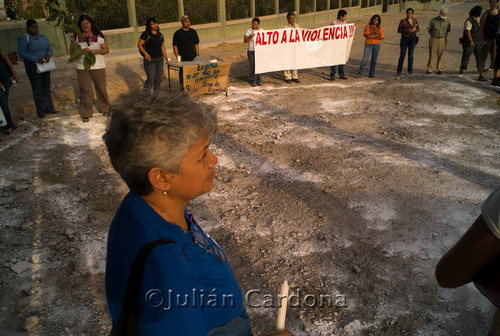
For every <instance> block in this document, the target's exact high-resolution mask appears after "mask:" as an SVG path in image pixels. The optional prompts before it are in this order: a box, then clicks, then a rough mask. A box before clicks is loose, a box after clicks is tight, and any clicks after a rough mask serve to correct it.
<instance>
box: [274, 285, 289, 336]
mask: <svg viewBox="0 0 500 336" xmlns="http://www.w3.org/2000/svg"><path fill="white" fill-rule="evenodd" d="M288 289H289V286H288V282H287V281H286V280H285V281H284V282H283V284H282V285H281V290H280V296H279V308H278V318H277V320H276V331H283V330H285V318H286V307H287V304H288Z"/></svg>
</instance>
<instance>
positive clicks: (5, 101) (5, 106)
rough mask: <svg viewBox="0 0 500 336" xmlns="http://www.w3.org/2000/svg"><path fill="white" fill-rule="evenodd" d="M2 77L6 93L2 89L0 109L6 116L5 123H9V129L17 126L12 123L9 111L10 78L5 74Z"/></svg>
mask: <svg viewBox="0 0 500 336" xmlns="http://www.w3.org/2000/svg"><path fill="white" fill-rule="evenodd" d="M1 76H2V77H1V78H0V82H2V84H3V87H4V89H5V91H4V90H2V89H0V108H1V109H2V111H3V114H4V116H5V122H6V123H7V128H14V127H15V125H14V123H13V122H12V118H11V116H10V110H9V89H10V78H9V75H8V74H7V73H5V74H3V75H1ZM2 126H3V125H2Z"/></svg>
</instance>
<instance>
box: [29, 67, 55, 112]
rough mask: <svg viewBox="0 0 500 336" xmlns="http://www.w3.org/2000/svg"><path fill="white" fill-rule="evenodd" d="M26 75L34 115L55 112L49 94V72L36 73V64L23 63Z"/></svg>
mask: <svg viewBox="0 0 500 336" xmlns="http://www.w3.org/2000/svg"><path fill="white" fill-rule="evenodd" d="M24 67H25V68H26V75H28V78H29V80H30V83H31V90H32V92H33V100H34V101H35V106H36V114H37V115H38V116H41V115H44V114H47V113H51V112H54V111H55V108H54V104H53V103H52V97H51V92H50V71H47V72H43V73H40V74H39V73H38V72H36V63H33V62H29V61H24Z"/></svg>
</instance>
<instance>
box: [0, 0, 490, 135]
mask: <svg viewBox="0 0 500 336" xmlns="http://www.w3.org/2000/svg"><path fill="white" fill-rule="evenodd" d="M498 1H499V0H489V5H490V8H489V9H488V10H486V11H484V12H483V11H482V8H481V7H480V6H475V7H474V8H472V9H471V10H470V13H469V18H467V20H466V21H465V23H464V33H463V37H462V38H461V39H460V43H461V44H462V48H463V55H462V60H461V62H460V69H459V72H460V73H461V74H462V73H465V72H466V71H467V67H468V63H469V61H470V58H471V56H472V54H474V56H475V59H476V67H477V71H478V74H479V77H478V80H479V81H483V82H484V81H486V79H485V78H484V71H485V70H488V68H485V64H486V60H487V58H488V56H490V58H491V65H490V67H489V69H491V68H493V69H494V79H493V82H492V84H494V85H499V84H500V79H499V78H500V73H499V71H500V57H498V54H499V52H500V35H499V32H500V19H499V17H500V15H499V11H498ZM346 19H347V12H346V11H345V10H343V9H342V10H339V12H338V14H337V18H336V19H335V20H333V21H332V22H331V23H330V24H331V25H345V24H347V22H346ZM180 21H181V24H182V27H181V28H179V29H178V30H177V31H176V32H175V34H174V35H173V40H172V45H173V52H174V55H175V58H176V61H177V62H181V61H182V62H186V61H196V60H197V59H199V54H200V51H199V42H200V40H199V37H198V34H197V32H196V30H194V29H193V28H191V20H190V18H189V16H187V15H184V16H183V17H182V18H181V20H180ZM381 22H382V19H381V17H380V15H378V14H376V15H373V16H372V17H371V19H370V21H369V23H368V24H367V25H366V26H365V28H364V32H363V36H364V37H365V47H364V52H363V57H362V60H361V63H360V66H359V70H358V73H357V76H358V77H359V78H361V77H363V75H364V73H365V69H366V67H367V65H368V62H369V61H370V67H369V72H368V75H369V77H374V76H375V68H376V65H377V58H378V55H379V52H380V48H381V42H382V40H383V39H384V38H385V36H384V29H383V28H382V25H381ZM77 25H78V27H79V29H80V31H81V35H77V34H75V35H74V36H73V37H72V42H73V43H77V44H78V45H79V46H80V48H81V50H82V54H83V55H85V54H86V53H92V54H94V55H95V59H96V61H95V64H93V65H92V66H91V67H90V70H85V69H84V56H83V55H82V57H81V59H80V60H78V61H77V62H76V69H77V76H78V87H79V90H80V108H79V110H80V116H81V118H82V121H83V122H88V121H89V119H90V118H92V116H93V91H94V89H95V92H96V96H97V102H98V107H99V110H100V112H101V113H102V115H104V116H107V115H109V108H110V101H109V97H108V93H107V88H106V63H105V58H104V55H106V54H108V53H109V47H108V45H107V43H106V38H105V37H104V34H103V33H102V32H101V31H100V30H99V28H98V27H97V24H96V23H95V21H94V20H93V19H92V18H91V17H90V16H88V15H82V16H80V17H79V19H78V21H77ZM284 28H292V29H297V28H299V25H298V24H297V22H296V15H295V13H294V12H289V13H288V14H287V24H286V25H285V27H284ZM259 30H263V29H262V28H261V27H260V19H259V18H254V19H253V20H252V26H251V27H250V28H249V29H248V30H247V31H246V32H245V35H244V37H243V41H244V42H245V43H248V50H247V56H248V60H249V64H250V78H251V84H252V86H259V85H261V84H262V75H261V74H255V49H254V48H255V47H254V42H253V38H254V36H255V32H256V31H259ZM427 30H428V32H429V35H430V38H429V59H428V62H427V70H426V73H432V72H433V71H434V69H435V70H436V73H437V74H442V73H443V55H444V50H445V47H446V44H447V37H448V33H449V32H450V30H451V23H450V21H449V20H448V10H447V9H446V8H443V9H441V11H440V12H439V15H438V16H437V17H435V18H433V19H431V21H430V22H429V25H428V27H427ZM397 31H398V33H400V34H401V40H400V57H399V60H398V65H397V70H396V74H397V75H400V74H401V73H402V71H403V66H404V61H405V58H406V57H408V74H412V73H413V61H414V50H415V47H416V45H417V44H418V41H419V38H418V36H417V33H418V32H419V31H420V26H419V24H418V21H417V19H416V18H415V17H414V11H413V9H412V8H408V9H407V10H406V17H405V18H404V19H402V20H401V21H400V22H399V26H398V30H397ZM137 47H138V49H139V52H140V53H141V55H142V57H143V65H144V70H145V72H146V81H145V83H144V90H145V91H150V90H151V89H154V90H155V91H158V90H159V89H160V86H161V80H162V77H163V67H164V62H167V63H168V62H170V61H171V60H170V58H168V55H167V51H166V48H165V38H164V36H163V34H162V33H161V32H160V28H159V25H158V21H157V20H156V19H155V18H154V17H150V18H148V19H147V21H146V29H145V31H144V32H143V33H142V34H141V36H140V38H139V41H138V43H137ZM18 52H19V55H20V57H21V58H22V59H23V60H24V65H25V69H26V74H27V76H28V78H29V81H30V84H31V88H32V94H33V100H34V102H35V106H36V113H37V116H38V117H39V118H43V117H45V116H46V115H47V114H52V113H57V112H58V111H57V110H56V109H55V107H54V104H53V102H52V98H51V90H50V71H45V72H40V71H39V70H37V64H41V65H43V64H46V63H49V62H50V60H51V58H52V55H53V50H52V47H51V46H50V43H49V41H48V39H47V37H46V36H45V35H43V34H39V27H38V23H37V22H36V21H35V20H33V19H30V20H28V21H27V22H26V33H24V34H22V35H20V36H19V37H18ZM0 55H1V57H0V59H1V60H2V61H1V62H0V83H1V84H0V85H1V86H0V104H1V105H0V106H1V108H2V111H3V113H4V115H5V121H6V123H7V128H6V129H5V131H4V133H5V134H11V133H12V132H13V131H14V130H15V129H16V128H17V127H16V126H15V124H14V123H13V122H12V118H11V115H10V110H9V107H8V93H9V88H10V86H11V80H12V79H15V80H16V82H19V76H18V75H17V73H16V71H15V69H14V67H12V64H11V63H10V61H9V58H8V57H7V56H6V55H5V54H4V53H3V52H1V51H0ZM370 57H371V60H370ZM179 70H180V71H179V82H180V86H181V89H182V87H183V80H182V78H183V72H182V67H180V69H179ZM337 73H338V78H339V79H344V80H345V79H347V77H346V74H345V64H338V65H333V66H331V67H330V79H331V80H332V81H333V80H335V78H336V76H337ZM284 76H285V81H286V82H287V83H290V82H292V81H293V82H296V83H300V79H299V76H298V71H297V70H293V69H291V70H286V71H284Z"/></svg>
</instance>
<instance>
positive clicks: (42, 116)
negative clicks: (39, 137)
mask: <svg viewBox="0 0 500 336" xmlns="http://www.w3.org/2000/svg"><path fill="white" fill-rule="evenodd" d="M46 115H47V113H41V114H39V115H37V117H38V118H45V116H46Z"/></svg>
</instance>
